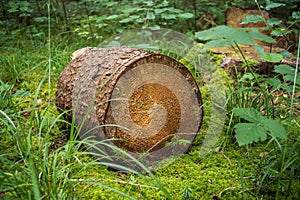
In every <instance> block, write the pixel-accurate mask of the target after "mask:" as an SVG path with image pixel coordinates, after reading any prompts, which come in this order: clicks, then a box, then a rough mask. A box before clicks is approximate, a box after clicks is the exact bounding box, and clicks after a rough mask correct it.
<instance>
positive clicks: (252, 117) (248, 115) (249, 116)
mask: <svg viewBox="0 0 300 200" xmlns="http://www.w3.org/2000/svg"><path fill="white" fill-rule="evenodd" d="M233 114H234V115H235V116H239V117H240V118H242V119H245V120H247V121H249V122H252V123H256V124H259V123H260V122H261V120H263V119H265V117H264V116H262V115H261V114H260V112H258V111H257V110H255V109H254V108H235V109H234V110H233Z"/></svg>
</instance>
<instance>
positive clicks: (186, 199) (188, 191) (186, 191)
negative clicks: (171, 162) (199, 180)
mask: <svg viewBox="0 0 300 200" xmlns="http://www.w3.org/2000/svg"><path fill="white" fill-rule="evenodd" d="M181 199H182V200H191V199H193V189H192V188H190V187H188V186H184V188H183V189H182V191H181Z"/></svg>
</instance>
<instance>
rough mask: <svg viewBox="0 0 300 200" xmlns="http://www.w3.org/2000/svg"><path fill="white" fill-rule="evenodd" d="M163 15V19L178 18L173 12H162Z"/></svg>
mask: <svg viewBox="0 0 300 200" xmlns="http://www.w3.org/2000/svg"><path fill="white" fill-rule="evenodd" d="M161 17H162V18H163V19H176V16H175V15H173V14H162V15H161Z"/></svg>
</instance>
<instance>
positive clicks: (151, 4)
mask: <svg viewBox="0 0 300 200" xmlns="http://www.w3.org/2000/svg"><path fill="white" fill-rule="evenodd" d="M143 3H144V4H146V6H153V5H154V2H153V1H144V2H143Z"/></svg>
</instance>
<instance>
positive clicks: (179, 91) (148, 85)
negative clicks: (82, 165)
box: [56, 47, 203, 160]
mask: <svg viewBox="0 0 300 200" xmlns="http://www.w3.org/2000/svg"><path fill="white" fill-rule="evenodd" d="M56 95H57V99H56V105H57V107H58V108H59V109H60V110H62V111H66V110H70V111H71V112H69V114H68V115H66V118H67V119H68V120H71V118H72V114H73V115H74V116H75V119H76V125H77V126H80V125H82V126H81V127H82V128H81V131H82V132H85V133H86V132H89V131H90V130H92V129H93V128H94V127H95V126H97V125H98V126H101V128H99V129H98V132H97V131H90V132H91V134H92V135H94V136H95V137H96V138H97V140H105V139H117V140H114V141H113V144H114V145H116V146H118V147H120V148H123V149H126V150H127V151H129V152H131V153H133V154H136V153H142V152H150V153H152V154H153V155H150V159H151V160H159V159H161V158H163V157H168V156H170V155H173V153H172V152H171V147H169V146H170V144H171V146H172V145H173V147H174V146H176V145H178V141H181V142H182V141H183V140H185V141H186V143H185V144H180V145H179V146H176V148H177V149H178V152H180V153H182V152H183V151H184V152H185V151H187V149H188V147H189V146H190V144H191V142H192V141H193V139H194V137H195V135H196V134H197V133H198V131H199V129H200V126H201V122H202V116H203V110H202V108H201V105H202V100H201V94H200V91H199V88H198V86H197V84H196V82H195V80H194V78H193V77H192V75H191V73H190V72H189V71H188V69H187V68H186V67H185V66H184V65H183V64H181V63H179V62H178V61H176V60H175V59H173V58H171V57H168V56H166V55H163V54H160V53H157V52H150V51H145V50H141V49H136V48H127V47H119V48H84V49H81V50H79V51H77V52H75V53H74V54H73V60H72V61H71V62H70V63H69V64H68V65H67V67H66V68H65V69H64V70H63V72H62V73H61V76H60V78H59V81H58V86H57V92H56ZM100 129H101V130H100ZM182 143H184V142H182ZM166 144H169V145H166ZM173 150H174V149H173ZM155 152H158V153H155ZM151 156H152V157H151Z"/></svg>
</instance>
